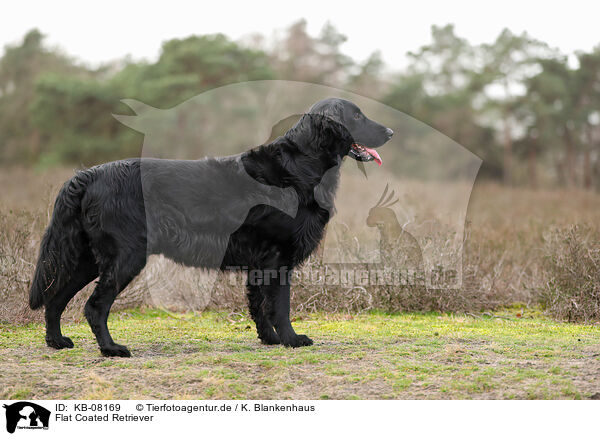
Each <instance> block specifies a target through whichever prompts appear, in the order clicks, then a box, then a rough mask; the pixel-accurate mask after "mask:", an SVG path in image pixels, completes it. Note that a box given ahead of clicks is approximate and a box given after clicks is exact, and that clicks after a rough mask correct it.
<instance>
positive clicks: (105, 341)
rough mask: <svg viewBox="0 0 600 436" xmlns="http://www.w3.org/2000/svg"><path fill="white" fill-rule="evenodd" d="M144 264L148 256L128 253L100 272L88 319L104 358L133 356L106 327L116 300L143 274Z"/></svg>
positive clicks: (87, 305) (88, 304)
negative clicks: (134, 279) (115, 339)
mask: <svg viewBox="0 0 600 436" xmlns="http://www.w3.org/2000/svg"><path fill="white" fill-rule="evenodd" d="M145 264H146V256H145V252H143V253H141V252H140V253H127V255H120V256H119V257H118V258H115V259H114V260H113V261H112V262H109V263H108V264H105V265H106V266H105V267H103V268H101V273H100V280H99V281H98V285H97V286H96V289H94V292H93V293H92V295H91V296H90V298H89V300H88V301H87V303H86V305H85V317H86V318H87V320H88V323H89V324H90V327H91V328H92V332H93V333H94V335H95V336H96V340H97V341H98V345H99V347H100V351H101V352H102V355H104V356H121V357H130V356H131V353H130V352H129V350H128V349H127V347H125V346H123V345H119V344H116V343H115V342H114V341H113V339H112V337H111V335H110V332H109V331H108V326H107V324H106V323H107V321H108V314H109V312H110V307H111V306H112V304H113V303H114V301H115V298H117V295H119V293H120V292H121V291H122V290H123V289H125V287H126V286H127V285H128V284H129V283H130V282H131V280H133V278H134V277H135V276H137V275H138V274H139V273H140V271H142V269H143V268H144V265H145Z"/></svg>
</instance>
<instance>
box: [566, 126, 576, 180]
mask: <svg viewBox="0 0 600 436" xmlns="http://www.w3.org/2000/svg"><path fill="white" fill-rule="evenodd" d="M564 139H565V172H566V177H565V178H566V181H567V187H569V188H572V187H573V186H575V144H573V137H572V135H571V130H570V129H569V127H568V126H565V133H564Z"/></svg>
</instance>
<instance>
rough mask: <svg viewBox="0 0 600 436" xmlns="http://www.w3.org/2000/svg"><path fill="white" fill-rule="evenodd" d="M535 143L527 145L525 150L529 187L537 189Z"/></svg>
mask: <svg viewBox="0 0 600 436" xmlns="http://www.w3.org/2000/svg"><path fill="white" fill-rule="evenodd" d="M536 161H537V145H532V146H531V147H529V151H528V152H527V167H528V172H529V186H530V187H531V189H537V169H536V164H537V162H536Z"/></svg>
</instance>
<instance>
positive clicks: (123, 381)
mask: <svg viewBox="0 0 600 436" xmlns="http://www.w3.org/2000/svg"><path fill="white" fill-rule="evenodd" d="M294 325H295V327H296V330H297V331H298V332H302V333H307V334H308V335H309V336H311V337H312V338H313V339H314V340H315V345H314V346H313V347H308V348H301V349H286V348H284V347H280V346H271V347H267V346H263V345H261V344H260V343H259V341H258V339H257V338H256V333H255V331H254V325H253V323H252V321H251V320H249V319H248V318H247V317H246V316H244V315H235V316H231V315H228V314H225V313H221V312H205V313H201V314H193V313H187V314H179V313H171V312H166V311H162V310H157V309H146V310H134V311H122V312H117V313H115V314H113V315H111V317H110V319H109V327H110V328H111V330H112V333H113V336H114V338H115V339H116V340H117V342H120V343H123V344H126V345H128V346H129V348H130V350H131V351H132V353H133V357H132V358H130V359H119V358H103V357H101V356H100V354H99V351H98V349H97V346H96V343H95V341H94V340H93V336H92V334H91V332H90V330H89V326H88V325H87V324H85V323H70V324H67V325H65V326H64V328H63V333H64V334H66V335H67V336H70V337H71V338H72V339H73V341H74V342H75V348H74V349H71V350H61V351H55V350H51V349H49V348H47V347H46V346H45V343H44V329H43V325H41V324H39V323H32V324H29V325H26V326H16V325H10V324H2V325H0V373H1V374H2V378H1V379H0V398H8V399H22V398H34V399H59V398H61V399H63V398H64V399H141V398H157V399H240V398H250V399H396V398H398V399H408V398H414V399H440V398H443V399H460V398H490V399H491V398H497V399H502V398H516V399H527V398H528V399H583V398H589V397H591V396H592V395H594V394H597V393H598V392H600V380H599V379H598V377H597V374H598V373H600V329H599V328H598V326H596V325H590V324H587V325H582V324H569V323H558V322H555V321H552V320H550V319H548V318H546V317H544V316H543V315H542V314H541V313H539V312H537V311H535V310H528V309H526V308H523V307H514V308H512V309H507V310H505V311H504V312H496V313H494V314H486V315H477V316H459V315H447V314H439V313H427V314H414V313H413V314H395V315H389V314H385V313H376V312H374V313H366V314H360V315H347V314H325V313H311V314H303V315H302V316H297V317H296V319H295V321H294Z"/></svg>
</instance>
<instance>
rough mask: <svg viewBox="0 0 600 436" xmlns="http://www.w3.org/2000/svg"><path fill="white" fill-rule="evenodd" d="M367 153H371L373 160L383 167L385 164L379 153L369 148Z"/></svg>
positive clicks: (366, 148) (366, 149)
mask: <svg viewBox="0 0 600 436" xmlns="http://www.w3.org/2000/svg"><path fill="white" fill-rule="evenodd" d="M363 147H364V146H363ZM365 151H366V152H367V153H369V154H370V155H371V156H373V159H375V162H377V165H379V166H381V164H382V163H383V161H382V160H381V158H380V157H379V153H377V152H376V151H375V150H373V149H372V148H369V147H365Z"/></svg>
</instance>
